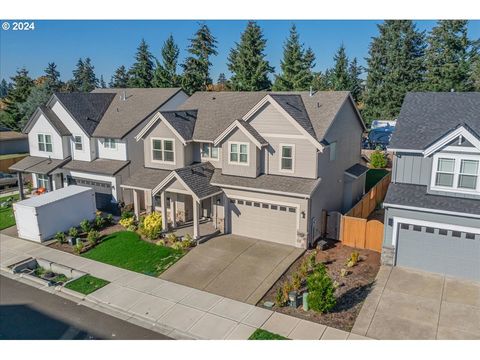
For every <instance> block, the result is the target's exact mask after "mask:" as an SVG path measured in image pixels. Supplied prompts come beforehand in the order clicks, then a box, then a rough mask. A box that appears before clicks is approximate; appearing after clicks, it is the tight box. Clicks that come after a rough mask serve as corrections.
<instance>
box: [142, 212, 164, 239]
mask: <svg viewBox="0 0 480 360" xmlns="http://www.w3.org/2000/svg"><path fill="white" fill-rule="evenodd" d="M140 232H141V233H142V235H144V236H146V237H147V238H149V239H151V240H153V239H156V238H158V237H159V236H160V233H161V232H162V215H160V214H159V213H158V212H155V211H154V212H152V213H150V214H148V215H147V216H145V218H144V219H143V221H142V223H141V226H140Z"/></svg>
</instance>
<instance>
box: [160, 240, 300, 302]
mask: <svg viewBox="0 0 480 360" xmlns="http://www.w3.org/2000/svg"><path fill="white" fill-rule="evenodd" d="M303 252H304V249H299V248H295V247H293V246H287V245H281V244H276V243H273V242H267V241H262V240H257V239H251V238H246V237H241V236H236V235H231V234H229V235H223V236H218V237H215V238H213V239H210V240H208V241H207V242H206V243H204V244H200V245H198V246H197V247H195V248H194V249H193V250H191V251H190V252H189V253H188V254H187V255H185V256H184V257H183V258H182V259H181V260H180V261H178V262H177V263H175V264H174V265H173V266H172V267H171V268H169V269H168V270H167V271H165V272H164V273H163V274H162V275H161V276H160V277H161V278H162V279H165V280H169V281H173V282H175V283H179V284H182V285H186V286H191V287H194V288H197V289H200V290H205V291H208V292H210V293H214V294H217V295H221V296H224V297H227V298H230V299H233V300H238V301H242V302H246V303H249V304H256V303H257V302H258V301H259V300H260V299H261V298H262V297H263V295H264V294H265V293H266V292H267V291H268V290H269V289H270V288H271V287H272V285H273V284H274V283H275V281H277V279H278V278H279V277H280V276H281V275H282V274H283V273H284V272H285V271H286V270H287V269H288V267H289V266H290V265H291V264H292V263H293V262H294V261H295V260H296V259H298V257H299V256H300V255H301V254H302V253H303Z"/></svg>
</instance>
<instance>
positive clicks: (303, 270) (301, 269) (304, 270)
mask: <svg viewBox="0 0 480 360" xmlns="http://www.w3.org/2000/svg"><path fill="white" fill-rule="evenodd" d="M298 273H299V274H300V276H301V277H302V278H305V277H307V275H308V261H306V260H304V261H303V262H302V263H301V264H300V267H299V268H298Z"/></svg>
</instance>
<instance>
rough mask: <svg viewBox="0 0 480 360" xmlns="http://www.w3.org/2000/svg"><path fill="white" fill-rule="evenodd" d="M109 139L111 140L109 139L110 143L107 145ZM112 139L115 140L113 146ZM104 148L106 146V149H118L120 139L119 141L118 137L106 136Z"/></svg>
mask: <svg viewBox="0 0 480 360" xmlns="http://www.w3.org/2000/svg"><path fill="white" fill-rule="evenodd" d="M107 140H109V141H108V143H109V145H108V146H106V144H107ZM112 140H113V141H114V144H115V146H113V147H112V146H111V144H112ZM103 148H104V149H110V150H117V149H118V141H117V139H114V138H104V139H103Z"/></svg>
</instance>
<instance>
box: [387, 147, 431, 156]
mask: <svg viewBox="0 0 480 360" xmlns="http://www.w3.org/2000/svg"><path fill="white" fill-rule="evenodd" d="M387 151H392V152H396V153H397V152H400V153H411V154H422V155H423V150H412V149H397V148H389V147H387Z"/></svg>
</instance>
